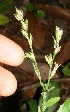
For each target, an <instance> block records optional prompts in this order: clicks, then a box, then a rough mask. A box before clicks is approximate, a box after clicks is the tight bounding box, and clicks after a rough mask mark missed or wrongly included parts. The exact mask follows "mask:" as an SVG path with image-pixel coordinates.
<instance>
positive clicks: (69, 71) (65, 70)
mask: <svg viewBox="0 0 70 112" xmlns="http://www.w3.org/2000/svg"><path fill="white" fill-rule="evenodd" d="M62 72H63V74H64V75H65V76H70V69H69V68H68V66H67V65H66V66H65V67H64V68H63V69H62Z"/></svg>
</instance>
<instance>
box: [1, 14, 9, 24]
mask: <svg viewBox="0 0 70 112" xmlns="http://www.w3.org/2000/svg"><path fill="white" fill-rule="evenodd" d="M8 22H9V18H8V17H7V16H5V15H0V25H6V24H8Z"/></svg>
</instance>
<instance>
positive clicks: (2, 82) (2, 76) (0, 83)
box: [0, 67, 17, 97]
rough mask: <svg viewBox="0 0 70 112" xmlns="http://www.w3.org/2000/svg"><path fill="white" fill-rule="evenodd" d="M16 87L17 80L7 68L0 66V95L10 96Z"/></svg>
mask: <svg viewBox="0 0 70 112" xmlns="http://www.w3.org/2000/svg"><path fill="white" fill-rule="evenodd" d="M16 89H17V80H16V78H15V77H14V75H13V74H12V73H11V72H9V71H8V70H6V69H4V68H2V67H0V96H4V97H7V96H10V95H12V94H14V93H15V91H16Z"/></svg>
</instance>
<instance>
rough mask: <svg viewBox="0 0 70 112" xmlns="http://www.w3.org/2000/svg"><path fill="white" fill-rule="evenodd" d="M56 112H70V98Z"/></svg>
mask: <svg viewBox="0 0 70 112" xmlns="http://www.w3.org/2000/svg"><path fill="white" fill-rule="evenodd" d="M57 112H70V98H68V99H67V100H66V101H65V102H64V103H63V104H62V105H61V106H60V108H59V110H58V111H57Z"/></svg>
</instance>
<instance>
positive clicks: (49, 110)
mask: <svg viewBox="0 0 70 112" xmlns="http://www.w3.org/2000/svg"><path fill="white" fill-rule="evenodd" d="M52 87H53V88H52ZM51 88H52V89H51ZM49 90H50V91H49V92H47V93H46V102H47V101H48V100H50V99H51V98H55V97H59V96H60V89H59V86H58V83H56V82H54V81H52V82H50V85H49ZM42 101H43V99H42V96H41V97H40V99H39V106H40V108H42ZM56 106H57V103H56V104H54V105H52V106H51V107H48V108H47V109H46V110H45V112H53V111H54V109H55V108H56Z"/></svg>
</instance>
